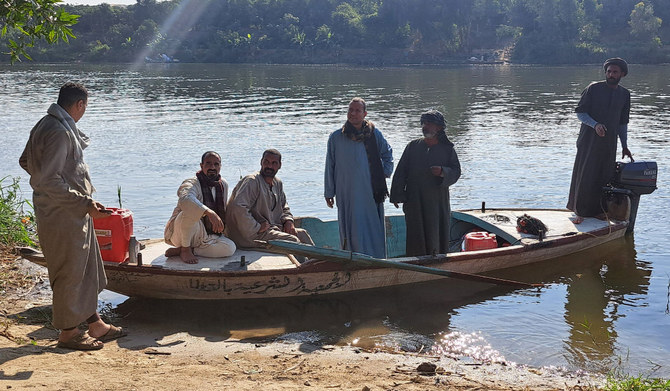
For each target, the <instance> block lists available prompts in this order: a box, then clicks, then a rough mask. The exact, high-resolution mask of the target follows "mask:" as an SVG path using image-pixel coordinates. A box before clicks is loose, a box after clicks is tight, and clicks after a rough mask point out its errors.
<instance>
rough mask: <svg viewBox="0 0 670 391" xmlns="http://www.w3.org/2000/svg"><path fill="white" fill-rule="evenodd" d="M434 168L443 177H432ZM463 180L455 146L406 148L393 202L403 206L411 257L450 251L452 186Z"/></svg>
mask: <svg viewBox="0 0 670 391" xmlns="http://www.w3.org/2000/svg"><path fill="white" fill-rule="evenodd" d="M431 166H440V167H442V176H439V177H438V176H435V175H433V174H432V173H431V170H430V167H431ZM460 176H461V164H460V162H459V161H458V156H457V155H456V151H454V147H453V144H451V143H449V144H443V143H439V144H436V145H433V146H432V147H428V144H426V143H425V141H424V140H423V139H422V138H421V139H417V140H413V141H411V142H410V143H409V144H407V147H405V151H404V152H403V154H402V157H401V158H400V162H398V167H397V168H396V171H395V174H393V183H392V185H391V202H394V203H402V204H403V206H402V209H403V212H405V224H406V228H407V236H406V239H407V241H406V246H407V247H406V249H407V251H406V254H407V255H408V256H415V255H430V254H433V253H437V254H445V253H447V252H448V251H449V238H450V232H449V223H450V222H451V206H450V203H449V186H451V185H453V184H454V183H456V181H457V180H458V178H460Z"/></svg>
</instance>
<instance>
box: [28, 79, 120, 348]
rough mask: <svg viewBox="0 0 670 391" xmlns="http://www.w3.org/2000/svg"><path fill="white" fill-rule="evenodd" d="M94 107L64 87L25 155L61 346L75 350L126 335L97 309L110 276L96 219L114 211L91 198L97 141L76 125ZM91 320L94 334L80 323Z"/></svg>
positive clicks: (72, 86)
mask: <svg viewBox="0 0 670 391" xmlns="http://www.w3.org/2000/svg"><path fill="white" fill-rule="evenodd" d="M87 105H88V91H87V90H86V88H85V87H84V86H83V85H81V84H78V83H66V84H64V85H63V86H62V87H61V89H60V92H59V94H58V101H57V103H55V104H52V105H51V106H50V107H49V109H48V110H47V115H45V116H44V117H42V119H41V120H40V121H39V122H38V123H37V124H36V125H35V127H33V129H32V130H31V131H30V137H29V139H28V143H27V144H26V148H25V150H24V151H23V154H22V155H21V158H20V159H19V164H20V165H21V167H22V168H23V169H24V170H26V171H27V172H28V174H30V186H31V187H32V188H33V207H34V209H35V219H36V221H37V234H38V236H39V241H40V246H41V247H42V252H43V254H44V256H45V258H46V260H47V269H48V270H49V282H50V283H51V289H52V291H53V320H52V324H53V326H54V327H55V328H57V329H60V333H59V335H58V347H61V348H66V349H74V350H97V349H102V347H103V346H104V342H107V341H111V340H113V339H116V338H119V337H122V336H124V335H126V332H125V331H124V330H123V329H122V328H121V327H116V326H113V325H111V324H107V323H105V322H104V321H103V320H102V319H100V315H99V314H98V312H97V307H98V293H100V291H102V290H103V289H104V288H105V286H106V285H107V277H106V276H105V270H104V268H103V262H102V256H101V255H100V247H99V246H98V240H97V238H96V237H95V230H94V228H93V219H94V218H104V217H108V216H109V213H110V212H111V211H109V210H106V209H105V207H104V206H103V205H102V204H100V203H99V202H97V201H95V200H93V198H92V197H91V194H92V193H93V191H94V188H93V186H92V185H91V177H90V175H89V172H88V166H87V165H86V163H84V156H83V150H84V149H85V148H86V147H87V146H88V144H89V142H90V139H89V138H88V136H86V135H85V134H84V133H83V132H81V131H80V130H79V129H78V128H77V125H76V123H77V122H78V121H79V120H80V119H81V117H83V116H84V112H85V111H86V107H87ZM84 321H86V324H87V331H82V330H79V328H78V326H79V325H80V324H81V323H82V322H84Z"/></svg>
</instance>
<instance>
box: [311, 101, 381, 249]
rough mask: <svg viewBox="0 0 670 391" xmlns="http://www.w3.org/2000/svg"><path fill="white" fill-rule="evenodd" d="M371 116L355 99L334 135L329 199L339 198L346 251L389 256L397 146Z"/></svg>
mask: <svg viewBox="0 0 670 391" xmlns="http://www.w3.org/2000/svg"><path fill="white" fill-rule="evenodd" d="M367 114H368V113H367V111H366V104H365V101H364V100H363V99H361V98H354V99H352V100H351V102H350V103H349V111H348V112H347V122H345V123H344V126H342V128H340V129H338V130H336V131H334V132H333V133H332V134H331V135H330V137H329V138H328V152H327V154H326V169H325V174H324V177H325V178H324V187H325V189H324V197H325V198H326V204H327V205H328V207H329V208H332V207H333V205H334V204H335V201H337V221H338V223H339V227H340V245H341V246H342V248H343V249H345V250H350V251H355V252H359V253H363V254H368V255H372V256H373V257H377V258H386V229H385V225H384V199H385V198H386V196H387V195H388V187H387V186H386V178H389V177H390V176H391V173H392V172H393V150H392V149H391V146H390V145H389V144H388V143H387V142H386V139H385V138H384V136H383V135H382V133H381V132H380V131H379V129H377V128H376V127H375V125H374V124H373V123H372V122H370V121H367V120H366V119H365V116H366V115H367Z"/></svg>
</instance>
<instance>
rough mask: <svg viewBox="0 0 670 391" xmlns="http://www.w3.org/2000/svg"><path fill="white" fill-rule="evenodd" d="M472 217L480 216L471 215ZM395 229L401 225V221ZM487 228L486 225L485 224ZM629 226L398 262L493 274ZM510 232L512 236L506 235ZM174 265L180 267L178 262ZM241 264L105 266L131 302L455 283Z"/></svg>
mask: <svg viewBox="0 0 670 391" xmlns="http://www.w3.org/2000/svg"><path fill="white" fill-rule="evenodd" d="M563 213H564V212H563ZM472 215H475V213H474V212H473V213H471V214H470V215H468V216H472ZM466 217H467V216H466ZM466 217H463V219H464V220H463V221H465V220H467V218H466ZM475 217H476V216H475ZM395 225H396V226H397V225H398V224H397V221H396V222H395ZM482 225H484V226H485V224H482ZM550 227H551V225H550ZM626 227H627V223H626V222H610V223H606V224H603V225H602V227H600V228H596V229H592V230H588V231H586V232H579V231H575V232H557V233H556V234H555V235H553V236H552V235H549V236H548V237H547V238H546V239H544V240H542V241H540V240H538V239H532V238H528V237H519V239H518V243H516V244H511V245H509V246H506V247H499V248H495V249H489V250H480V251H467V252H456V253H449V254H438V255H436V256H423V257H406V258H403V257H400V258H394V259H393V260H394V261H397V262H406V263H411V264H416V265H423V266H429V267H432V268H438V269H443V270H449V271H453V272H460V273H470V274H485V275H489V276H495V271H496V270H502V269H509V268H514V267H519V266H523V265H528V264H532V263H536V262H541V261H544V260H548V259H553V258H558V257H561V256H565V255H570V254H575V253H577V252H580V251H583V250H587V249H589V248H592V247H595V246H598V245H601V244H604V243H606V242H610V241H613V240H617V239H619V238H621V237H623V236H624V235H625V233H626ZM485 228H491V227H485ZM504 228H505V227H504ZM508 228H509V227H506V228H505V229H508ZM550 229H551V228H550ZM491 230H493V229H490V231H491ZM563 231H565V230H563ZM509 232H512V231H511V230H509ZM499 234H501V235H502V234H503V232H502V231H500V232H499ZM509 235H512V234H511V233H510V234H509ZM160 246H163V247H160ZM165 246H166V245H165V244H164V243H162V242H160V241H151V242H148V243H147V250H149V249H151V248H153V251H155V252H156V253H157V254H158V253H161V252H164V248H165ZM144 252H145V251H143V253H144ZM23 255H24V257H25V258H27V259H29V260H31V261H34V262H36V263H40V259H39V257H40V256H41V254H39V255H35V254H33V255H31V254H23ZM275 255H276V254H275ZM233 257H234V256H233ZM145 260H146V257H145ZM42 261H43V258H42ZM175 262H177V264H181V262H178V261H175ZM237 263H238V261H237V260H232V261H231V262H229V264H228V265H227V266H226V267H225V268H220V270H216V269H215V268H213V267H207V266H208V264H207V263H206V261H204V262H203V261H202V260H201V266H199V268H192V269H187V270H184V269H180V270H176V269H173V268H170V267H167V266H166V265H158V264H155V263H153V262H152V263H144V264H143V265H137V264H115V263H106V264H105V272H106V274H107V280H108V285H107V289H108V290H111V291H114V292H117V293H120V294H123V295H126V296H130V297H147V298H157V299H197V300H244V299H260V298H285V297H302V296H311V295H327V294H337V293H344V292H352V291H362V290H368V289H376V288H384V287H390V286H397V285H406V284H415V283H420V282H424V281H430V280H435V279H445V284H448V283H449V280H450V278H446V277H441V276H437V275H433V274H425V273H421V272H416V271H411V270H399V269H392V268H380V267H361V266H360V265H357V264H353V263H352V264H341V263H335V262H328V261H319V260H309V261H307V262H305V263H303V264H300V265H298V266H296V265H290V266H286V267H276V268H274V269H269V270H268V269H259V270H250V267H248V266H246V267H243V268H242V267H240V268H238V269H235V268H233V267H231V266H230V264H237ZM181 266H183V267H186V266H184V265H181ZM517 279H519V280H521V281H523V276H518V277H517ZM525 282H531V281H525ZM532 282H537V281H532ZM473 284H482V285H485V284H484V283H480V282H473Z"/></svg>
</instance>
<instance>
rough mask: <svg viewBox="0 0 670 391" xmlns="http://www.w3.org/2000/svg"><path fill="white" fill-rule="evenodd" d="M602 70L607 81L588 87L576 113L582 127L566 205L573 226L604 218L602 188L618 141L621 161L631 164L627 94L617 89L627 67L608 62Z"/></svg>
mask: <svg viewBox="0 0 670 391" xmlns="http://www.w3.org/2000/svg"><path fill="white" fill-rule="evenodd" d="M603 69H604V70H605V77H606V79H605V80H604V81H599V82H593V83H591V84H589V86H588V87H586V89H585V90H584V91H583V92H582V97H581V99H580V100H579V104H578V105H577V108H576V109H575V112H576V113H577V118H579V120H580V121H581V123H582V124H581V128H580V130H579V137H578V138H577V156H576V157H575V164H574V167H573V169H572V181H571V183H570V195H569V197H568V204H567V208H568V209H570V210H571V211H573V212H574V213H575V216H574V217H573V218H572V221H573V222H574V223H575V224H579V223H581V222H582V221H584V218H585V217H597V218H601V219H602V218H605V217H606V212H607V210H605V206H604V203H603V202H602V188H603V186H605V185H606V184H607V182H608V181H609V180H610V179H611V178H612V176H613V175H614V172H615V169H616V149H617V137H618V138H619V139H620V140H621V148H622V154H621V158H624V157H625V156H628V157H629V158H630V160H631V161H633V155H632V153H631V152H630V150H629V149H628V143H627V135H628V118H629V115H630V91H628V90H627V89H626V88H624V87H622V86H620V85H619V81H620V80H621V78H622V77H624V76H626V75H627V74H628V64H627V63H626V61H624V60H623V59H621V58H610V59H608V60H607V61H605V63H604V64H603Z"/></svg>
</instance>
